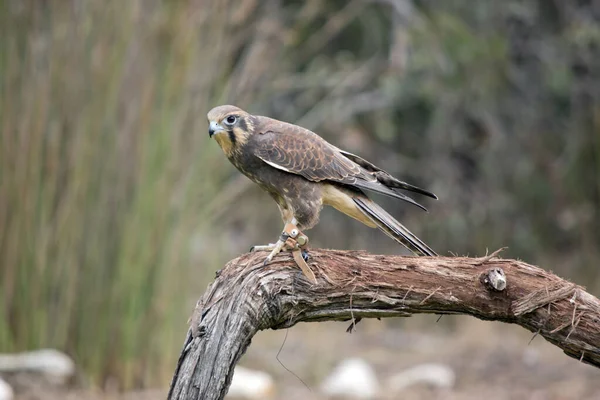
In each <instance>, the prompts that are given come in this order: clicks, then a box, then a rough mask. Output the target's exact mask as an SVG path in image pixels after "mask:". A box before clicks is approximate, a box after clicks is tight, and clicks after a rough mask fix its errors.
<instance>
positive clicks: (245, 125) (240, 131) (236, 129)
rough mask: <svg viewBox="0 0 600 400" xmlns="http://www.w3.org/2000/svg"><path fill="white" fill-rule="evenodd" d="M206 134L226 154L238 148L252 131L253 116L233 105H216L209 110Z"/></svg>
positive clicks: (228, 154) (230, 153)
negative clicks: (213, 139)
mask: <svg viewBox="0 0 600 400" xmlns="http://www.w3.org/2000/svg"><path fill="white" fill-rule="evenodd" d="M207 117H208V136H210V137H214V138H215V140H216V141H217V143H219V146H221V148H222V149H223V152H225V154H226V155H227V156H230V155H232V154H233V153H234V152H235V151H237V150H239V149H240V148H241V147H242V146H243V145H244V144H245V143H246V142H247V141H248V137H249V136H250V135H252V134H253V133H254V125H255V124H254V117H253V116H252V115H250V114H248V113H247V112H246V111H244V110H242V109H240V108H237V107H235V106H218V107H215V108H213V109H212V110H210V111H209V112H208V114H207Z"/></svg>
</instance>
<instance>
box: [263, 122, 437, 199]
mask: <svg viewBox="0 0 600 400" xmlns="http://www.w3.org/2000/svg"><path fill="white" fill-rule="evenodd" d="M257 120H258V122H259V124H258V126H257V128H258V131H257V133H255V135H254V139H255V140H256V142H255V146H254V148H255V155H256V156H257V157H259V158H260V159H261V160H263V161H264V162H266V163H267V164H269V165H271V166H272V167H274V168H278V169H281V170H283V171H286V172H290V173H293V174H297V175H301V176H303V177H304V178H306V179H308V180H310V181H313V182H320V181H331V182H336V183H340V184H344V185H348V186H352V187H355V188H357V189H366V190H371V191H374V192H377V193H381V194H384V195H387V196H391V197H395V198H398V199H402V200H404V201H407V202H409V203H411V204H414V205H416V206H417V207H419V208H422V209H423V210H426V209H425V207H423V206H422V205H420V204H419V203H417V202H416V201H414V200H413V199H411V198H410V197H408V196H406V195H405V194H403V193H401V192H400V191H399V190H398V189H405V190H406V189H408V190H411V188H415V189H418V188H416V187H414V186H411V185H408V184H406V183H404V182H401V181H398V180H397V179H395V178H394V177H392V176H391V175H389V174H388V173H387V172H385V171H383V170H381V169H379V168H377V167H375V166H374V165H373V164H371V163H369V162H368V161H366V160H364V159H362V158H360V157H358V156H355V155H353V154H350V153H346V152H343V151H341V150H340V149H338V148H337V147H335V146H333V145H331V144H329V143H328V142H327V141H325V140H324V139H323V138H321V137H320V136H319V135H317V134H316V133H314V132H311V131H309V130H308V129H304V128H302V127H300V126H297V125H292V124H288V123H285V122H281V121H277V120H274V119H271V118H267V117H257ZM357 161H358V162H357ZM362 164H365V165H362ZM389 183H393V184H394V185H389V186H388V184H389ZM396 183H397V184H396ZM418 191H419V192H420V193H423V194H429V192H427V191H426V190H423V189H419V190H418ZM431 195H432V196H434V197H435V195H433V194H431Z"/></svg>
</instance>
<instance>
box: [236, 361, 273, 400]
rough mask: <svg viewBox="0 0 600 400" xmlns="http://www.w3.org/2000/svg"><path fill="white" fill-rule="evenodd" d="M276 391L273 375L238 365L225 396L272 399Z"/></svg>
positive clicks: (250, 399)
mask: <svg viewBox="0 0 600 400" xmlns="http://www.w3.org/2000/svg"><path fill="white" fill-rule="evenodd" d="M275 392H276V390H275V382H274V381H273V378H272V377H271V375H269V374H267V373H266V372H263V371H255V370H251V369H248V368H244V367H240V366H237V367H235V370H234V372H233V378H232V379H231V386H229V391H228V392H227V396H225V397H226V398H237V399H247V400H259V399H271V398H274V397H275Z"/></svg>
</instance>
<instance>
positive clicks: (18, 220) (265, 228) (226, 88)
mask: <svg viewBox="0 0 600 400" xmlns="http://www.w3.org/2000/svg"><path fill="white" fill-rule="evenodd" d="M505 3H506V4H504V5H503V6H498V3H496V2H479V3H478V5H477V6H476V7H474V6H472V4H473V3H472V2H469V1H463V0H460V1H455V2H444V3H439V2H432V1H415V2H414V3H413V2H409V1H398V2H389V4H388V3H386V2H368V1H332V2H320V1H316V0H312V1H306V2H299V1H283V2H280V1H275V0H265V1H258V0H244V1H233V0H180V1H142V0H135V1H127V2H118V1H94V0H71V1H46V2H38V1H20V0H12V1H11V0H2V1H0V29H1V32H0V33H1V34H0V49H1V51H0V129H1V136H0V288H1V293H0V351H16V350H23V349H31V348H37V347H42V346H52V347H57V348H61V349H64V350H66V351H67V352H68V353H69V354H71V355H73V356H74V357H75V358H76V360H77V362H78V364H79V365H80V366H81V367H82V368H83V370H84V372H85V374H86V376H89V377H90V378H91V381H92V383H93V384H94V385H97V386H106V385H108V386H110V385H113V384H115V383H116V384H117V385H118V386H119V387H122V388H130V387H139V386H157V385H159V384H162V383H164V382H167V381H168V379H169V378H170V375H171V373H172V368H173V365H174V362H175V357H176V356H177V354H178V352H179V346H180V344H181V340H182V339H183V332H184V331H185V321H186V319H187V317H188V315H189V312H190V310H191V307H192V306H193V304H194V302H195V299H196V297H197V296H198V294H199V293H200V292H201V291H202V290H203V289H204V287H205V285H206V283H207V282H208V281H209V280H210V278H211V277H212V274H213V271H214V270H216V269H218V268H219V267H220V266H222V264H223V262H224V261H225V260H227V259H230V258H232V257H233V256H235V255H236V254H237V253H239V252H242V251H245V250H246V249H247V248H248V247H249V246H250V245H251V244H257V243H264V242H267V241H272V239H274V237H275V236H276V233H277V232H278V229H280V228H281V227H280V226H279V225H280V221H279V216H278V214H277V212H276V211H275V207H273V205H272V204H271V203H270V200H269V199H268V198H267V197H266V196H264V195H262V194H260V193H259V191H258V190H257V189H256V188H254V187H253V186H252V185H250V184H248V181H247V180H245V179H244V178H240V177H239V176H238V175H237V173H236V172H235V171H234V170H233V168H232V167H231V166H230V165H229V164H228V162H227V160H226V159H225V158H224V157H223V155H222V154H221V152H220V150H219V149H218V148H217V147H216V145H215V144H214V143H213V142H211V141H209V140H208V137H207V134H206V121H205V115H206V112H207V111H208V110H209V109H210V108H212V107H213V106H215V105H217V104H223V103H233V104H237V105H239V106H241V107H243V108H246V109H248V110H249V111H251V112H255V113H263V114H266V115H271V116H274V117H278V118H281V119H284V120H288V121H295V122H298V123H299V124H301V125H303V126H306V127H308V128H311V129H316V128H319V129H318V132H319V133H321V134H323V135H324V136H326V137H328V138H329V139H331V141H332V142H334V143H335V144H336V145H339V146H340V147H344V148H347V149H348V150H349V151H353V152H358V153H360V154H361V155H363V156H365V157H367V158H369V159H373V160H374V161H376V162H377V163H378V164H381V165H382V166H383V167H385V168H386V169H387V170H389V171H390V172H392V173H395V174H397V175H398V176H400V177H401V178H402V179H405V180H407V181H410V182H414V183H416V184H418V185H419V186H425V187H428V188H430V189H432V190H434V191H435V192H436V193H437V194H438V195H440V197H441V201H440V202H438V203H435V204H432V205H431V213H430V214H429V215H427V216H424V215H423V214H419V213H416V212H410V213H405V210H406V209H405V208H403V206H402V205H398V204H397V203H392V202H389V201H387V200H382V202H383V203H384V204H385V205H386V207H388V208H390V209H391V210H392V211H393V212H394V213H395V215H398V216H402V217H403V221H406V223H407V225H408V226H409V227H411V229H413V230H414V231H415V233H418V234H419V235H421V236H423V237H424V238H425V239H426V241H428V242H429V243H431V244H432V246H433V247H434V248H435V249H437V250H439V251H440V252H441V253H446V252H447V251H453V252H456V253H459V254H464V253H468V252H472V253H476V254H482V253H483V252H485V248H486V247H489V248H490V249H492V250H493V249H494V248H497V247H501V246H505V245H508V246H510V247H511V249H510V250H509V253H508V254H507V255H510V256H513V257H521V258H525V259H527V260H528V261H531V262H536V261H537V262H540V263H544V264H545V263H546V262H548V266H550V267H552V266H554V265H556V266H558V268H557V269H559V272H563V274H564V275H567V276H569V277H574V276H576V275H579V276H583V277H585V279H586V280H587V281H588V282H590V285H596V286H598V285H600V279H598V273H597V272H596V270H595V269H594V268H592V267H593V266H594V263H595V262H597V260H598V259H599V257H600V256H599V254H598V243H599V240H600V213H598V212H597V209H598V205H599V204H600V179H599V178H598V177H599V174H600V135H599V134H598V132H600V111H599V110H600V108H599V104H600V100H599V96H600V90H596V89H598V82H599V79H598V71H600V62H599V60H600V57H599V55H598V48H600V47H598V45H599V44H600V34H599V32H600V31H599V30H598V24H597V23H594V21H595V20H594V19H593V16H591V17H590V14H589V13H587V12H586V9H585V6H576V5H566V4H561V5H557V3H555V2H548V3H544V5H535V4H534V3H533V2H532V3H531V4H529V5H524V4H522V3H520V2H519V1H517V0H514V1H512V0H511V1H507V2H505ZM536 4H537V3H536ZM553 7H554V8H557V9H558V11H559V12H558V13H557V12H556V10H555V9H554V8H553ZM556 15H559V16H561V17H557V16H556ZM590 18H591V19H590ZM263 202H266V205H265V206H264V207H263V206H262V203H263ZM404 214H406V215H404ZM366 229H367V228H360V227H358V225H357V224H355V223H354V222H352V221H348V220H345V219H343V217H336V218H330V217H329V214H327V213H324V216H323V222H322V223H321V225H319V227H318V228H316V229H315V231H314V233H313V234H312V238H314V239H315V243H317V245H326V246H332V247H333V246H335V247H352V248H356V247H362V248H367V249H369V250H372V251H393V252H396V251H398V249H397V247H395V246H394V244H393V243H391V242H385V241H384V240H385V239H383V240H380V239H382V237H381V236H378V235H377V234H375V233H373V232H372V231H370V230H368V231H367V230H366ZM340 230H343V231H344V232H347V234H346V235H339V234H336V232H339V231H340ZM319 238H321V239H319ZM323 238H325V239H323ZM327 240H329V241H327ZM319 241H321V242H319ZM561 268H562V270H561Z"/></svg>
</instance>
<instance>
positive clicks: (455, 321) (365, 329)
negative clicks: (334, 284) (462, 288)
mask: <svg viewBox="0 0 600 400" xmlns="http://www.w3.org/2000/svg"><path fill="white" fill-rule="evenodd" d="M436 319H437V316H433V315H427V316H416V317H412V318H410V319H407V320H403V321H400V320H390V321H377V320H367V321H365V320H363V321H362V322H361V323H360V324H359V325H358V326H357V331H356V332H355V333H353V334H347V333H345V330H346V327H347V325H348V324H347V323H320V324H301V325H298V326H296V327H294V328H292V329H290V330H289V332H288V337H287V341H286V344H285V346H284V347H283V350H282V351H281V354H280V356H279V359H280V360H281V362H283V363H284V364H285V366H286V367H287V368H289V369H290V370H292V371H293V372H294V373H295V374H297V375H298V376H299V377H300V378H301V379H302V380H303V381H304V382H306V384H307V385H308V387H309V388H310V389H308V388H306V387H305V386H304V385H303V384H302V383H301V382H300V381H299V379H298V378H296V377H295V376H294V375H292V374H291V373H290V372H288V371H286V370H285V369H284V368H283V367H282V366H281V365H280V363H279V362H278V361H277V358H276V355H277V352H278V351H279V348H280V346H281V344H282V342H283V340H284V337H285V334H286V332H285V331H268V332H261V333H260V334H259V335H257V336H256V337H255V339H254V341H253V343H252V345H251V346H250V348H249V350H248V352H247V353H246V355H244V357H243V358H242V361H241V363H240V364H241V365H244V366H247V367H250V368H256V369H262V370H264V371H267V372H269V373H271V374H272V375H273V376H274V378H275V380H276V382H277V385H278V395H277V399H282V400H283V399H286V400H295V399H298V400H300V399H307V400H310V399H322V398H323V397H321V396H319V395H318V387H319V383H320V382H321V381H322V379H323V378H324V377H325V376H326V375H327V374H328V373H329V372H330V371H331V369H332V368H333V367H334V366H335V365H336V363H337V362H339V361H340V360H341V359H343V358H347V357H361V358H364V359H365V360H367V361H368V362H370V363H371V364H372V365H373V366H374V368H375V369H376V371H377V375H378V378H379V379H380V381H382V382H383V381H385V380H386V378H388V377H389V376H391V375H392V374H394V373H396V372H399V371H401V370H403V369H406V368H409V367H411V366H414V365H417V364H420V363H429V362H435V363H442V364H446V365H448V366H449V367H451V368H452V369H453V370H454V371H455V373H456V377H457V380H456V385H455V387H454V388H453V389H451V390H443V391H440V390H433V389H429V388H426V387H413V388H411V389H410V390H408V391H405V392H402V393H401V394H400V393H396V394H393V393H385V394H384V395H382V397H381V399H407V400H412V399H415V400H416V399H419V400H428V399H432V400H433V399H435V400H455V399H456V400H458V399H460V400H479V399H485V400H500V399H527V400H592V399H600V370H598V369H596V368H593V367H591V366H588V365H584V364H581V363H579V362H578V361H577V360H574V359H571V358H569V357H567V356H565V355H564V354H562V352H561V351H560V350H559V349H558V348H556V347H554V346H552V345H550V344H549V343H547V342H545V341H544V339H543V338H541V337H536V338H535V339H534V340H533V341H531V343H530V340H531V338H532V336H533V335H532V334H531V333H529V332H527V331H525V330H524V329H522V328H520V327H518V326H512V325H507V324H501V323H494V322H483V321H478V320H475V319H473V318H470V317H462V316H452V317H450V316H446V317H444V318H443V319H442V320H441V321H440V322H439V323H436V322H435V321H436ZM165 394H166V389H156V390H147V391H140V392H131V393H125V394H112V395H109V394H103V393H98V392H91V391H86V390H81V389H78V390H76V389H73V390H69V391H64V390H55V391H49V390H44V391H43V392H40V391H36V393H28V394H21V395H20V396H18V397H17V399H21V400H26V399H27V400H33V399H49V400H55V399H56V400H58V399H67V400H75V399H82V400H141V399H148V400H155V399H156V400H158V399H164V398H165Z"/></svg>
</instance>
